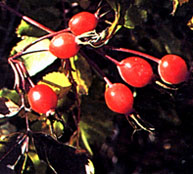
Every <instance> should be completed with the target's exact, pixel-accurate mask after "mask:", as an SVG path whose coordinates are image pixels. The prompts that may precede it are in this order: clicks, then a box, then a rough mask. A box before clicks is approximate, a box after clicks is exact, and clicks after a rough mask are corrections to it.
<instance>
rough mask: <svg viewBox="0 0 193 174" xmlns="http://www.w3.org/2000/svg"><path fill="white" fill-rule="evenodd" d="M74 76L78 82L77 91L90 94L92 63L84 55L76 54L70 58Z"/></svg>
mask: <svg viewBox="0 0 193 174" xmlns="http://www.w3.org/2000/svg"><path fill="white" fill-rule="evenodd" d="M70 63H71V67H72V69H73V70H74V71H72V76H73V79H74V81H75V82H76V83H77V91H78V93H79V94H88V89H89V87H90V85H91V81H92V75H91V70H90V65H89V64H88V63H87V61H86V60H85V59H84V57H81V56H79V58H78V57H77V56H76V57H75V58H71V59H70Z"/></svg>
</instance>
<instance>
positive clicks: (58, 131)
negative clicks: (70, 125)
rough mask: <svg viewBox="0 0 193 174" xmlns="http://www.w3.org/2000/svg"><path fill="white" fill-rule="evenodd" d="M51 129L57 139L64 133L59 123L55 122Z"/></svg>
mask: <svg viewBox="0 0 193 174" xmlns="http://www.w3.org/2000/svg"><path fill="white" fill-rule="evenodd" d="M53 129H54V130H53V131H54V133H55V134H56V136H57V137H60V136H62V135H63V133H64V125H63V124H62V123H61V122H60V121H57V120H55V121H54V123H53Z"/></svg>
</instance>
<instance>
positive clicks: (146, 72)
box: [117, 57, 153, 88]
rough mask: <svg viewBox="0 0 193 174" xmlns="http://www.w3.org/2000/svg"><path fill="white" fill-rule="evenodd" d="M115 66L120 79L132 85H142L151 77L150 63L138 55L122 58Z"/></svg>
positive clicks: (148, 81) (147, 82)
mask: <svg viewBox="0 0 193 174" xmlns="http://www.w3.org/2000/svg"><path fill="white" fill-rule="evenodd" d="M117 68H118V70H119V73H120V76H121V77H122V79H123V80H124V81H125V82H126V83H128V84H129V85H131V86H133V87H138V88H140V87H144V86H146V85H147V84H149V83H150V81H151V79H152V77H153V70H152V67H151V65H150V64H149V62H147V61H146V60H144V59H142V58H140V57H128V58H126V59H124V60H122V61H121V62H120V63H119V64H118V65H117Z"/></svg>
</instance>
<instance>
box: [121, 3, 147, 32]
mask: <svg viewBox="0 0 193 174" xmlns="http://www.w3.org/2000/svg"><path fill="white" fill-rule="evenodd" d="M124 20H125V23H124V27H126V28H129V29H134V28H135V26H136V25H140V24H142V23H143V22H144V21H146V20H147V11H146V10H142V9H139V8H137V7H135V6H132V7H130V8H129V9H128V10H126V12H125V16H124Z"/></svg>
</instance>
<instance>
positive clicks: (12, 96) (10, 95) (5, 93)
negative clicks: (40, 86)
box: [0, 88, 20, 104]
mask: <svg viewBox="0 0 193 174" xmlns="http://www.w3.org/2000/svg"><path fill="white" fill-rule="evenodd" d="M0 97H4V98H7V99H9V100H11V101H13V102H14V103H17V104H18V103H19V100H20V96H19V94H18V93H17V92H16V91H15V90H11V89H7V88H3V89H1V90H0Z"/></svg>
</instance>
